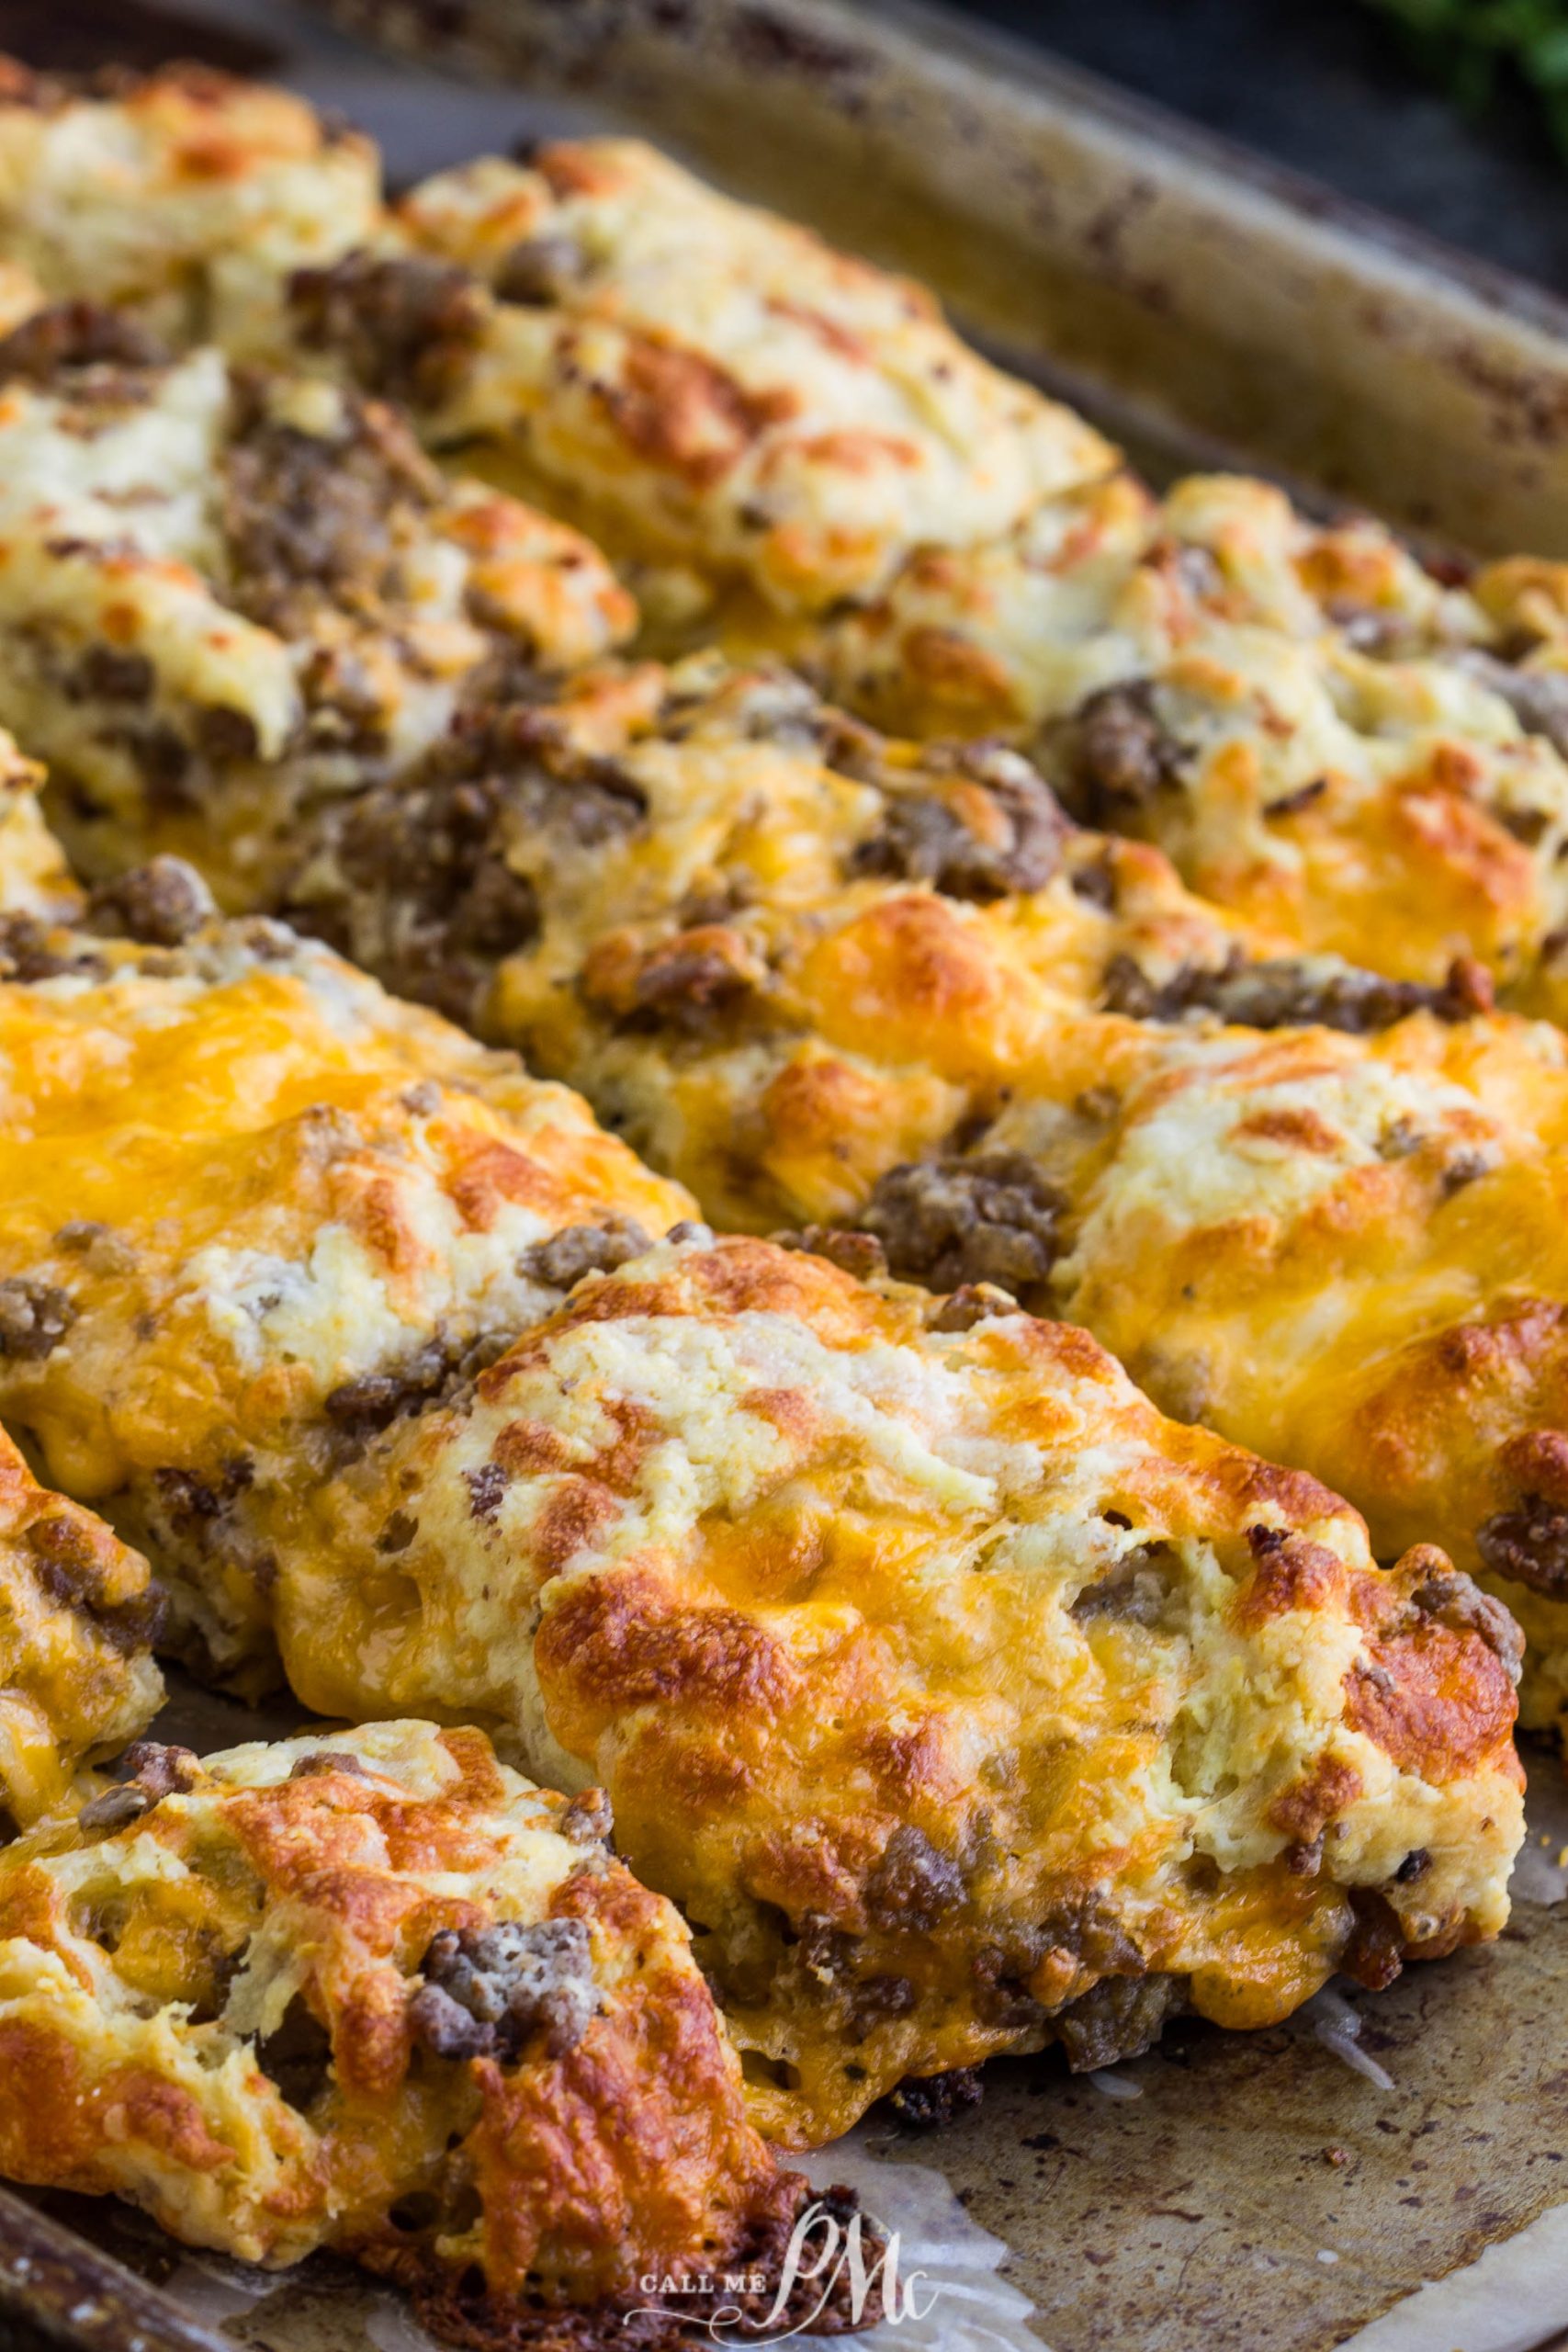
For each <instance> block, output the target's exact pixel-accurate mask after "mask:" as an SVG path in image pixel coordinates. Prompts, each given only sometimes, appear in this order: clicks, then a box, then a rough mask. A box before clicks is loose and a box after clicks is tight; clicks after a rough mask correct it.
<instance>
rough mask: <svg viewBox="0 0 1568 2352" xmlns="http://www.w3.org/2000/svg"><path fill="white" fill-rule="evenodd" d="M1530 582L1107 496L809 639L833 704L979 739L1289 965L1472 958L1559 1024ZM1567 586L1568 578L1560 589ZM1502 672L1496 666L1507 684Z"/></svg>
mask: <svg viewBox="0 0 1568 2352" xmlns="http://www.w3.org/2000/svg"><path fill="white" fill-rule="evenodd" d="M1554 569H1555V568H1554V567H1551V566H1547V565H1534V566H1517V565H1500V566H1496V567H1494V568H1493V569H1492V570H1491V571H1487V572H1483V573H1482V574H1480V575H1478V577H1477V578H1476V580H1475V581H1474V582H1472V586H1471V588H1470V589H1468V590H1461V589H1458V588H1452V587H1446V586H1444V585H1443V584H1442V583H1441V582H1439V581H1438V580H1437V579H1435V578H1433V577H1432V576H1431V575H1430V574H1428V573H1426V572H1423V571H1421V569H1420V567H1419V566H1418V565H1417V564H1416V562H1415V561H1414V560H1412V559H1411V557H1410V556H1408V555H1407V554H1405V553H1404V552H1403V551H1402V550H1401V549H1400V548H1398V547H1397V545H1396V543H1395V542H1394V541H1393V540H1392V539H1391V538H1390V537H1388V535H1387V534H1386V533H1383V532H1382V531H1380V530H1379V529H1378V528H1377V527H1376V526H1372V525H1370V524H1362V525H1348V526H1340V527H1339V528H1337V529H1334V530H1325V529H1319V528H1316V527H1314V526H1309V525H1308V524H1306V523H1305V522H1303V520H1302V518H1301V517H1300V516H1298V515H1295V514H1294V513H1293V512H1292V508H1291V506H1290V504H1289V503H1288V501H1287V500H1286V499H1285V498H1284V497H1283V496H1282V495H1281V494H1280V492H1278V491H1274V490H1271V489H1269V488H1267V487H1266V486H1265V485H1263V484H1262V483H1258V482H1248V481H1226V480H1219V481H1203V480H1198V481H1188V482H1184V483H1181V484H1180V485H1179V487H1178V488H1177V489H1176V490H1175V491H1174V492H1172V493H1171V494H1170V495H1169V497H1168V498H1167V499H1166V500H1164V501H1163V502H1161V503H1159V504H1157V505H1156V504H1155V503H1153V502H1151V501H1149V500H1148V499H1147V498H1146V497H1145V496H1144V495H1143V494H1142V493H1141V492H1138V491H1137V490H1136V488H1135V486H1134V485H1133V484H1131V483H1130V482H1127V481H1118V482H1114V483H1111V484H1107V485H1105V486H1103V487H1101V488H1100V489H1098V490H1095V491H1091V492H1086V493H1085V494H1084V495H1083V496H1081V497H1080V498H1078V499H1077V500H1074V501H1066V502H1058V503H1055V504H1054V505H1050V506H1046V507H1044V508H1043V509H1042V510H1041V512H1040V513H1039V514H1038V515H1036V516H1034V517H1033V518H1032V521H1031V522H1030V523H1029V524H1028V525H1027V526H1025V527H1024V528H1023V529H1022V530H1021V531H1020V532H1018V533H1016V534H1015V535H1014V536H1013V537H1011V538H1010V539H1008V540H1004V541H999V542H997V543H996V544H994V545H992V546H990V547H987V548H983V549H978V550H969V551H964V550H960V551H949V550H942V549H931V550H929V551H927V552H926V553H924V554H923V555H921V556H919V557H918V558H917V559H915V560H913V561H912V562H911V563H910V564H909V565H908V566H907V567H906V568H905V570H904V571H903V572H901V574H900V575H899V578H898V579H897V582H895V584H894V586H893V588H892V590H891V591H890V592H889V593H888V594H887V595H886V597H885V598H884V599H882V600H881V601H880V603H878V604H877V605H874V606H870V607H867V608H865V609H863V610H861V611H857V612H854V613H852V614H850V615H849V616H846V617H845V618H844V619H842V620H841V621H840V622H838V623H836V624H835V625H834V627H833V628H831V629H830V630H829V632H827V636H826V639H825V643H824V646H823V648H822V650H821V652H820V654H819V662H820V667H821V669H822V672H823V674H824V675H825V677H826V678H827V680H828V681H829V684H830V686H831V689H832V691H833V692H834V693H835V694H836V695H839V696H840V698H841V699H843V700H844V701H846V702H847V703H849V704H850V705H851V706H852V707H855V708H859V709H863V710H865V711H867V712H868V713H870V714H872V715H874V716H876V717H879V718H882V719H884V720H885V721H886V722H888V723H892V724H896V725H898V726H901V727H904V728H907V729H909V730H911V731H913V732H916V733H931V732H933V731H935V732H945V731H949V730H953V729H963V730H964V731H968V732H980V731H989V730H992V729H999V730H1000V731H1002V732H1003V733H1004V734H1006V735H1008V736H1009V738H1010V740H1013V741H1020V742H1022V743H1024V744H1027V745H1030V746H1032V749H1033V750H1034V752H1035V753H1036V755H1037V756H1038V757H1039V759H1040V760H1041V762H1042V763H1043V767H1044V770H1045V773H1046V774H1047V775H1049V776H1050V777H1051V778H1052V780H1053V782H1055V784H1056V785H1057V786H1058V787H1059V788H1060V790H1061V791H1062V793H1063V796H1064V797H1065V798H1066V801H1067V803H1068V805H1069V806H1070V807H1072V808H1074V809H1076V810H1077V813H1078V814H1079V815H1081V816H1083V817H1085V818H1086V819H1088V820H1089V821H1091V822H1094V823H1098V824H1104V825H1109V826H1111V827H1112V828H1113V829H1116V830H1118V831H1126V832H1130V833H1133V834H1135V835H1138V836H1140V837H1142V838H1144V839H1145V840H1148V841H1151V842H1157V843H1158V844H1159V845H1160V846H1161V847H1162V848H1164V849H1165V850H1166V851H1168V854H1170V856H1171V857H1172V858H1173V859H1174V860H1175V862H1176V864H1177V865H1178V867H1179V870H1180V872H1181V874H1182V876H1183V878H1184V879H1185V880H1186V881H1187V882H1189V883H1190V885H1191V887H1192V888H1194V889H1196V890H1198V891H1200V892H1201V893H1202V894H1203V895H1204V896H1206V897H1208V898H1211V899H1214V900H1216V901H1218V902H1220V903H1222V904H1224V905H1226V906H1230V907H1234V908H1235V909H1237V910H1239V911H1241V912H1242V913H1244V914H1246V915H1247V917H1249V918H1250V919H1251V920H1252V921H1254V922H1260V923H1264V924H1267V925H1268V926H1269V928H1270V929H1272V930H1274V931H1276V932H1278V933H1283V934H1284V935H1285V936H1287V937H1288V938H1289V939H1290V940H1291V941H1292V943H1293V944H1294V945H1295V946H1296V947H1297V948H1298V949H1300V950H1303V951H1304V952H1306V953H1309V954H1321V953H1330V954H1337V955H1347V956H1355V957H1359V958H1360V959H1362V960H1365V961H1368V962H1371V963H1372V964H1374V965H1375V966H1376V967H1378V968H1379V969H1380V970H1382V971H1383V972H1386V973H1388V974H1390V975H1391V976H1393V977H1394V978H1402V979H1413V980H1421V981H1427V982H1430V981H1432V980H1434V979H1438V978H1440V977H1441V975H1442V972H1443V971H1444V969H1445V968H1446V967H1447V966H1448V964H1449V963H1450V961H1451V960H1452V958H1453V957H1454V956H1456V955H1460V954H1468V955H1472V956H1476V957H1478V958H1479V959H1480V960H1481V961H1482V962H1483V963H1484V964H1485V965H1486V966H1487V967H1489V968H1490V970H1491V971H1492V972H1493V974H1494V976H1495V979H1496V981H1497V983H1498V985H1499V987H1500V989H1503V990H1504V991H1505V993H1506V998H1507V1001H1509V1002H1511V1003H1513V1004H1515V1005H1516V1006H1517V1007H1518V1008H1519V1009H1521V1010H1525V1011H1529V1012H1545V1013H1548V1014H1549V1015H1551V1017H1553V1018H1559V1019H1561V1018H1563V1017H1568V965H1565V964H1564V961H1563V941H1564V939H1565V937H1568V865H1565V863H1564V856H1563V852H1564V848H1565V845H1568V765H1565V763H1564V759H1563V756H1562V754H1563V751H1564V749H1565V748H1568V673H1565V671H1564V668H1563V663H1564V662H1565V661H1568V650H1565V648H1564V641H1563V631H1562V609H1563V607H1564V605H1568V590H1564V588H1563V586H1562V582H1556V583H1555V584H1554V583H1553V582H1552V580H1551V573H1552V571H1554ZM1565 576H1568V575H1565ZM1505 657H1506V658H1505Z"/></svg>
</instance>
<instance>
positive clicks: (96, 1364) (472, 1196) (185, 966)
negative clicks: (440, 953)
mask: <svg viewBox="0 0 1568 2352" xmlns="http://www.w3.org/2000/svg"><path fill="white" fill-rule="evenodd" d="M109 933H118V934H120V935H116V936H111V935H107V934H109ZM126 933H129V934H130V935H129V936H126V935H124V934H126ZM0 1157H3V1159H4V1172H3V1175H0V1283H3V1284H4V1287H5V1289H6V1291H8V1292H10V1291H14V1292H17V1293H18V1294H26V1295H28V1296H41V1297H43V1298H46V1299H47V1300H49V1301H50V1302H51V1315H50V1317H48V1318H47V1320H46V1322H45V1323H44V1324H41V1325H39V1328H38V1329H37V1330H36V1331H35V1332H34V1333H33V1334H32V1335H31V1336H30V1337H29V1339H28V1344H27V1345H26V1346H25V1347H6V1346H3V1345H0V1419H5V1420H6V1423H7V1425H8V1426H9V1427H10V1428H11V1429H12V1430H13V1431H15V1432H17V1434H18V1435H21V1434H22V1433H24V1432H26V1433H27V1434H28V1438H29V1440H30V1442H31V1443H32V1444H33V1445H34V1447H35V1448H36V1451H37V1455H38V1458H39V1460H40V1461H41V1462H42V1464H44V1465H46V1467H45V1471H44V1475H45V1476H48V1477H50V1478H51V1481H52V1482H53V1483H55V1484H58V1485H59V1486H60V1487H62V1488H63V1489H64V1490H66V1491H68V1492H70V1493H72V1494H73V1495H75V1496H76V1497H78V1498H80V1499H82V1500H85V1501H90V1502H94V1503H101V1504H102V1505H103V1507H104V1509H105V1510H107V1512H108V1513H109V1515H110V1516H111V1517H112V1518H113V1520H114V1521H115V1522H116V1524H117V1525H118V1526H119V1527H120V1528H121V1529H122V1530H123V1532H126V1533H127V1535H128V1536H129V1537H130V1540H132V1541H134V1542H136V1543H139V1544H142V1545H143V1546H144V1547H145V1548H147V1549H148V1550H150V1551H152V1553H153V1554H154V1555H155V1556H156V1557H157V1558H158V1560H159V1562H160V1566H161V1567H162V1568H164V1569H166V1570H167V1572H168V1577H169V1583H170V1587H171V1592H172V1602H173V1609H174V1623H173V1625H172V1627H171V1633H170V1638H171V1640H172V1641H173V1643H174V1645H175V1646H176V1647H178V1648H180V1649H181V1650H183V1651H184V1652H185V1653H186V1655H187V1656H189V1657H192V1658H193V1659H194V1660H195V1661H196V1662H197V1663H199V1664H202V1665H204V1666H205V1668H207V1670H208V1671H209V1672H216V1673H220V1674H222V1675H225V1676H231V1677H232V1676H238V1677H239V1678H240V1679H241V1680H242V1681H243V1682H248V1683H250V1684H254V1683H255V1682H257V1681H259V1680H265V1679H266V1676H267V1674H268V1672H269V1670H271V1669H270V1636H269V1633H268V1627H269V1623H270V1618H271V1600H270V1588H271V1584H272V1580H273V1578H274V1576H275V1574H276V1559H277V1557H278V1555H279V1552H280V1549H281V1547H283V1546H284V1545H285V1544H287V1543H288V1542H289V1541H291V1540H292V1538H291V1535H290V1530H291V1529H292V1528H294V1527H295V1526H296V1524H297V1522H298V1519H299V1511H300V1510H301V1509H302V1508H303V1505H304V1500H305V1498H306V1495H307V1493H308V1489H309V1487H310V1484H311V1482H312V1481H313V1480H314V1479H317V1478H319V1477H321V1476H323V1475H324V1474H325V1472H326V1470H327V1468H328V1467H329V1465H330V1464H332V1463H333V1462H334V1461H337V1460H339V1459H341V1458H342V1457H343V1456H344V1454H345V1453H352V1452H353V1450H354V1449H355V1447H356V1446H357V1445H358V1444H359V1443H361V1442H363V1439H364V1436H365V1434H366V1432H367V1430H373V1429H375V1428H378V1427H379V1426H381V1425H382V1424H383V1423H384V1422H385V1421H387V1420H388V1419H390V1418H392V1417H393V1416H394V1415H396V1414H397V1413H398V1412H400V1411H401V1410H404V1409H406V1408H408V1406H409V1405H410V1404H411V1403H412V1402H413V1401H415V1400H417V1399H419V1398H421V1397H427V1396H429V1395H431V1394H433V1393H435V1392H437V1391H439V1390H440V1389H441V1388H442V1387H443V1386H444V1385H447V1384H449V1383H456V1382H457V1381H459V1380H460V1379H462V1378H463V1377H464V1376H465V1375H466V1374H467V1373H468V1371H469V1370H471V1368H472V1366H473V1364H474V1363H476V1362H482V1361H483V1360H484V1359H485V1355H486V1352H487V1351H491V1350H493V1349H494V1347H496V1346H497V1345H498V1344H500V1342H501V1340H502V1339H503V1338H504V1337H506V1336H509V1335H511V1334H513V1333H515V1332H516V1331H518V1330H519V1329H523V1328H524V1327H525V1326H526V1325H527V1324H528V1323H529V1322H531V1321H533V1320H534V1319H536V1317H537V1316H538V1315H539V1314H540V1313H542V1312H544V1311H546V1310H547V1308H548V1307H549V1306H553V1305H554V1304H555V1303H556V1302H557V1301H558V1298H559V1297H560V1295H561V1294H562V1292H563V1291H564V1290H565V1289H567V1288H568V1287H570V1283H572V1282H573V1281H574V1280H575V1279H576V1277H577V1274H578V1272H581V1267H582V1265H583V1264H584V1263H593V1262H614V1255H615V1250H620V1251H621V1252H622V1254H627V1253H629V1252H630V1251H631V1250H633V1249H635V1248H637V1247H639V1246H641V1245H642V1243H643V1242H644V1241H645V1240H646V1238H647V1237H648V1236H649V1235H651V1234H658V1233H660V1232H662V1231H663V1230H664V1229H665V1228H666V1227H668V1226H669V1225H670V1224H671V1222H672V1221H674V1220H677V1219H679V1218H680V1217H681V1216H682V1215H683V1214H684V1211H685V1208H686V1206H687V1201H686V1196H685V1195H684V1194H682V1193H681V1192H680V1191H679V1190H678V1189H677V1188H676V1187H674V1186H672V1185H670V1184H667V1183H664V1182H661V1181H660V1180H659V1179H658V1178H656V1177H653V1176H651V1175H649V1173H648V1172H647V1171H646V1170H644V1169H642V1168H641V1167H639V1165H638V1164H637V1161H636V1160H635V1159H633V1158H632V1156H631V1154H630V1152H629V1151H627V1150H626V1148H625V1147H624V1146H623V1145H621V1144H619V1143H617V1142H615V1141H614V1140H612V1139H611V1138H610V1137H609V1136H605V1135H604V1134H603V1133H602V1132H601V1131H600V1130H599V1129H598V1128H597V1127H596V1126H595V1125H594V1124H593V1122H592V1118H591V1117H590V1115H589V1114H588V1112H587V1110H586V1109H585V1107H584V1106H583V1104H582V1103H581V1102H580V1101H579V1100H578V1099H577V1098H576V1097H575V1096H573V1095H571V1094H569V1093H567V1092H566V1091H564V1090H563V1089H560V1088H558V1087H554V1086H548V1085H541V1084H537V1083H536V1082H535V1081H533V1080H530V1079H528V1078H526V1077H525V1076H524V1074H523V1073H522V1071H521V1070H520V1069H518V1067H517V1065H516V1063H515V1061H514V1060H513V1058H512V1057H510V1056H504V1055H496V1054H490V1053H486V1052H484V1051H483V1050H482V1049H480V1048H479V1047H477V1046H473V1045H471V1044H470V1043H469V1042H468V1039H466V1038H464V1037H462V1036H461V1035H458V1034H457V1032H456V1031H454V1030H452V1029H449V1028H448V1027H447V1026H446V1024H445V1023H442V1022H440V1021H438V1020H436V1019H434V1017H433V1016H431V1015H430V1014H428V1013H425V1012H421V1011H419V1010H418V1009H416V1008H414V1007H412V1006H410V1005H406V1004H400V1003H398V1002H396V1001H392V1000H391V999H389V998H388V997H386V996H384V995H383V994H382V992H381V990H380V989H378V988H377V987H376V986H375V984H374V983H373V982H371V981H369V980H367V979H366V978H363V976H362V975H360V974H359V973H357V972H355V971H353V970H352V969H350V968H349V967H347V966H345V965H344V964H342V963H340V962H339V961H338V960H337V959H336V958H335V957H334V956H331V955H329V954H327V953H325V952H324V951H322V950H321V949H320V948H318V947H315V946H312V945H310V944H305V943H302V942H300V941H299V940H298V939H296V938H295V937H294V936H293V935H292V934H291V933H288V932H286V931H284V930H282V929H281V928H279V927H277V926H276V925H272V924H268V923H265V922H253V923H247V924H231V925H224V924H223V923H220V922H214V921H212V920H210V902H209V901H207V900H206V899H205V894H204V893H203V892H202V890H201V887H200V885H199V883H198V882H197V877H196V876H195V875H194V874H192V873H191V872H190V871H189V869H188V868H185V867H181V866H179V865H176V864H175V863H174V861H172V860H164V861H163V862H162V863H160V864H156V865H153V866H152V867H149V868H146V869H143V870H142V871H141V872H140V873H138V874H135V875H132V876H130V877H127V878H124V879H122V880H121V881H120V882H118V884H115V885H111V886H109V887H108V888H107V889H106V890H105V891H104V892H103V893H101V894H99V896H98V897H97V898H96V900H95V902H94V905H93V909H92V911H91V914H90V917H89V919H88V921H87V922H86V923H85V925H83V926H79V927H77V928H73V929H72V928H61V929H58V930H56V931H55V932H54V933H51V934H49V935H48V937H47V938H46V939H45V940H44V941H43V942H42V943H41V944H40V943H39V941H38V940H37V939H36V938H34V939H33V940H32V941H31V942H30V943H29V945H28V953H27V954H26V956H23V957H22V958H20V959H19V960H13V963H12V965H11V969H10V977H8V978H6V979H4V980H3V981H0Z"/></svg>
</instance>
